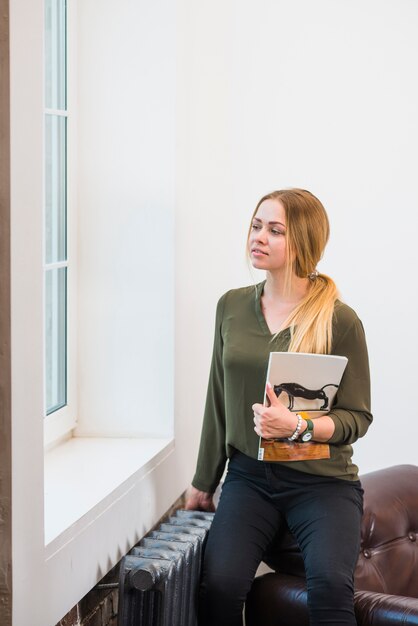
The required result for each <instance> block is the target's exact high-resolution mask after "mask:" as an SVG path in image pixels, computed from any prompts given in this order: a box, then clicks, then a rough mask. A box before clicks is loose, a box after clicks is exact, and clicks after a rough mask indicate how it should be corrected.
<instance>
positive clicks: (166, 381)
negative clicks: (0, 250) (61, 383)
mask: <svg viewBox="0 0 418 626" xmlns="http://www.w3.org/2000/svg"><path fill="white" fill-rule="evenodd" d="M98 9H99V10H98ZM175 36H176V35H175V7H174V6H171V5H170V3H169V2H167V1H166V0H157V1H155V2H153V3H152V7H151V6H150V5H149V4H148V3H146V2H136V1H134V0H124V1H123V2H120V3H117V5H115V3H114V2H112V1H111V0H104V1H103V2H100V3H99V5H98V3H97V0H85V1H83V2H80V3H79V6H78V37H77V40H78V65H77V77H78V81H77V87H78V89H77V91H78V101H77V115H78V137H77V139H78V173H79V178H78V224H79V234H78V285H79V294H78V295H79V314H78V320H79V321H78V338H79V341H78V346H79V347H78V374H79V375H78V427H77V430H76V434H77V435H78V436H85V435H95V434H97V433H99V434H100V435H107V436H109V435H110V436H112V435H113V436H123V435H127V436H129V435H131V436H148V437H166V436H171V435H172V434H173V417H172V413H173V402H174V400H173V396H174V382H173V368H174V363H173V351H174V267H173V256H174V250H173V246H174V241H173V228H174V204H175V195H174V194H175V182H174V174H175V133H176V124H175V108H174V102H175V81H176V73H175V70H176V59H175V54H174V51H175Z"/></svg>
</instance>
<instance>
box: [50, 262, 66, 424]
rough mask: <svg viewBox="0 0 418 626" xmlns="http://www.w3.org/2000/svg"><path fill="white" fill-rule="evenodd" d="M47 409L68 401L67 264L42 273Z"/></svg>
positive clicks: (57, 407)
mask: <svg viewBox="0 0 418 626" xmlns="http://www.w3.org/2000/svg"><path fill="white" fill-rule="evenodd" d="M45 281H46V285H45V294H46V301H45V311H46V313H45V342H46V355H45V356H46V359H45V361H46V372H45V373H46V412H47V415H49V414H50V413H52V412H53V411H56V410H57V409H59V408H61V407H62V406H64V405H65V404H66V403H67V313H66V308H67V302H66V301H67V268H66V267H60V268H55V269H51V270H47V272H46V275H45Z"/></svg>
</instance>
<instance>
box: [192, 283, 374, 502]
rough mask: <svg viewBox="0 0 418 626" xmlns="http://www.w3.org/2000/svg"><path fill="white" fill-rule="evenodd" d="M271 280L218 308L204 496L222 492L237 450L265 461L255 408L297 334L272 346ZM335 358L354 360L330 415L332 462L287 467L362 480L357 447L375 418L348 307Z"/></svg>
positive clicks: (339, 309)
mask: <svg viewBox="0 0 418 626" xmlns="http://www.w3.org/2000/svg"><path fill="white" fill-rule="evenodd" d="M265 282H266V281H265V280H264V281H262V282H261V283H258V284H257V285H251V286H249V287H242V288H240V289H232V290H230V291H228V292H226V293H225V294H224V295H223V296H222V297H221V298H220V300H219V302H218V305H217V309H216V323H215V340H214V346H213V355H212V364H211V369H210V375H209V384H208V390H207V397H206V406H205V412H204V419H203V427H202V435H201V441H200V448H199V456H198V460H197V468H196V473H195V476H194V478H193V481H192V484H193V485H194V487H196V488H197V489H199V490H201V491H206V492H209V493H213V492H214V491H215V489H216V487H217V485H218V483H219V481H220V479H221V477H222V474H223V471H224V468H225V463H226V460H227V459H228V458H229V457H231V456H232V454H233V453H234V451H235V450H240V451H241V452H243V453H244V454H247V455H248V456H251V457H253V458H254V459H257V454H258V444H259V437H258V435H257V434H256V432H255V431H254V423H253V411H252V409H251V407H252V405H253V404H254V403H255V402H261V403H262V402H263V397H264V385H265V381H266V374H267V365H268V358H269V353H270V352H273V351H286V350H288V346H289V342H290V332H289V329H284V330H283V331H281V332H280V333H279V334H278V336H277V338H276V339H275V340H274V341H273V342H272V337H273V335H272V333H271V332H270V330H269V328H268V326H267V323H266V320H265V318H264V315H263V313H262V310H261V303H260V298H261V294H262V292H263V289H264V285H265ZM331 354H337V355H341V356H346V357H348V363H347V366H346V369H345V371H344V374H343V378H342V380H341V383H340V386H339V389H338V393H337V396H336V399H335V402H334V405H333V407H332V410H331V411H330V412H329V413H328V415H329V417H331V418H332V420H333V421H334V424H335V432H334V434H333V435H332V437H331V439H330V440H329V441H328V443H329V444H330V458H329V459H320V460H310V461H286V462H284V461H283V464H284V465H287V466H289V467H292V468H293V469H296V470H300V471H301V472H307V473H309V474H318V475H321V476H334V477H336V478H341V479H345V480H357V479H358V468H357V466H356V465H355V464H354V463H353V462H352V460H351V457H352V453H353V450H352V447H351V444H352V443H354V442H355V441H356V440H357V439H358V438H359V437H362V436H363V435H364V434H365V433H366V432H367V429H368V427H369V426H370V424H371V422H372V419H373V417H372V414H371V412H370V374H369V362H368V355H367V346H366V341H365V336H364V330H363V325H362V323H361V321H360V320H359V318H358V317H357V315H356V313H355V312H354V311H353V309H351V308H350V307H349V306H347V305H346V304H343V303H342V302H340V301H337V303H336V306H335V311H334V320H333V345H332V350H331ZM262 462H263V461H260V463H262Z"/></svg>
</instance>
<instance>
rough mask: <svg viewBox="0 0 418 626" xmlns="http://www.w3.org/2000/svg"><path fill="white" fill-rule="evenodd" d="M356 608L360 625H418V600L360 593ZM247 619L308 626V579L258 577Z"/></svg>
mask: <svg viewBox="0 0 418 626" xmlns="http://www.w3.org/2000/svg"><path fill="white" fill-rule="evenodd" d="M354 606H355V611H356V618H357V622H358V625H359V626H399V625H400V624H402V626H418V598H407V597H404V596H393V595H388V594H384V593H376V592H374V591H356V592H355V595H354ZM245 619H246V624H247V626H260V624H263V626H308V625H309V616H308V607H307V594H306V585H305V580H304V579H303V578H300V577H298V576H290V575H286V574H276V573H271V574H265V575H264V576H260V577H259V578H256V579H255V581H254V583H253V586H252V589H251V591H250V593H249V594H248V598H247V602H246V607H245Z"/></svg>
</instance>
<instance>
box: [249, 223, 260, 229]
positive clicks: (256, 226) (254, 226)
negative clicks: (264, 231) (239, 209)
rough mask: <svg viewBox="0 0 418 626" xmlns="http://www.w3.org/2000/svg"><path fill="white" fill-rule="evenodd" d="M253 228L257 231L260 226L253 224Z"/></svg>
mask: <svg viewBox="0 0 418 626" xmlns="http://www.w3.org/2000/svg"><path fill="white" fill-rule="evenodd" d="M251 228H252V229H253V230H257V229H258V228H260V227H259V225H258V224H253V225H252V226H251Z"/></svg>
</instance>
